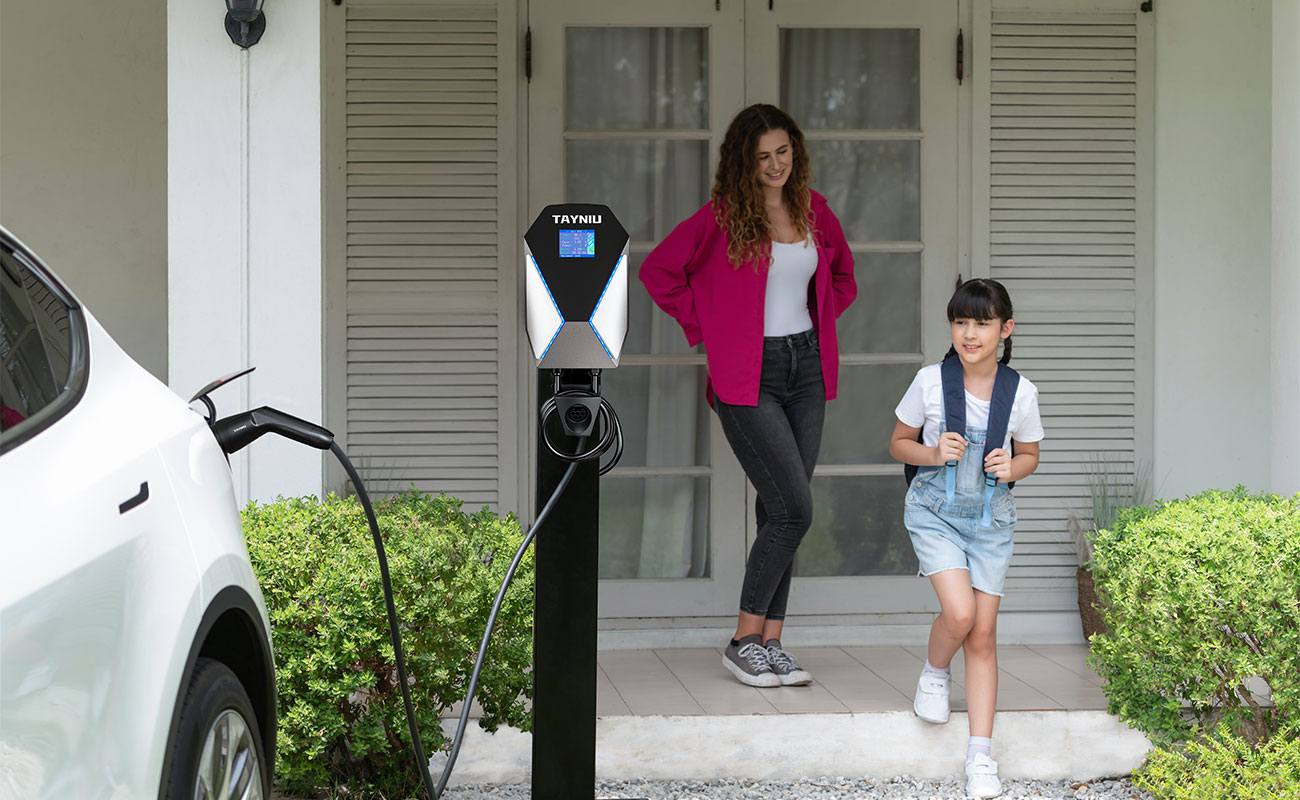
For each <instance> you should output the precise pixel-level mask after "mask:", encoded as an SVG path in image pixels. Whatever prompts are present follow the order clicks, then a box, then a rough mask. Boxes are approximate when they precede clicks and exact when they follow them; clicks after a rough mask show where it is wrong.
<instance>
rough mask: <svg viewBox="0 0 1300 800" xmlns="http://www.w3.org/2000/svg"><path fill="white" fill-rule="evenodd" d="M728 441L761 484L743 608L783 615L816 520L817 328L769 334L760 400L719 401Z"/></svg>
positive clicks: (820, 395)
mask: <svg viewBox="0 0 1300 800" xmlns="http://www.w3.org/2000/svg"><path fill="white" fill-rule="evenodd" d="M713 405H714V408H715V410H716V411H717V412H718V419H719V420H721V422H722V430H723V432H724V433H726V435H727V441H728V442H729V443H730V444H731V449H732V450H733V451H734V452H735V454H736V458H737V459H738V460H739V461H740V466H741V467H743V468H744V470H745V475H747V476H748V477H749V480H750V483H753V484H754V488H755V489H756V490H757V491H758V502H757V503H756V504H755V506H756V508H755V511H756V517H757V519H758V536H757V538H755V540H754V546H753V548H752V549H751V550H750V551H749V560H748V562H746V565H745V583H744V585H743V586H742V587H741V591H740V610H741V611H744V612H745V613H747V614H757V615H758V616H762V617H767V618H768V619H773V620H779V619H785V606H786V600H788V599H789V596H790V574H791V572H792V570H793V566H794V552H795V550H796V549H798V547H799V542H801V541H803V537H804V534H805V533H807V532H808V527H809V526H810V525H811V524H812V491H811V489H810V487H809V481H810V480H811V479H812V472H813V467H815V466H816V465H817V452H818V451H819V450H820V449H821V443H822V422H823V421H824V420H825V418H826V384H825V383H824V382H823V380H822V364H821V353H820V352H819V350H818V347H817V335H816V334H815V333H814V332H813V331H804V332H803V333H796V334H794V335H792V336H774V337H768V338H766V339H764V340H763V375H762V379H761V381H760V383H759V389H758V405H757V406H733V405H731V404H729V403H724V402H722V400H720V399H716V398H715V400H714V403H713Z"/></svg>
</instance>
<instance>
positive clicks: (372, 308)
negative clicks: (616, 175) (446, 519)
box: [335, 0, 517, 507]
mask: <svg viewBox="0 0 1300 800" xmlns="http://www.w3.org/2000/svg"><path fill="white" fill-rule="evenodd" d="M345 12H346V21H345V23H344V24H345V26H346V27H345V33H344V34H343V40H344V41H343V42H342V46H343V47H344V48H345V55H344V57H343V58H344V61H343V63H344V67H343V80H344V83H345V92H344V95H343V96H344V100H343V103H344V109H345V121H344V123H343V124H344V126H345V131H346V153H345V154H344V155H343V171H344V172H345V177H344V178H343V181H344V182H345V184H346V187H345V194H346V209H344V210H343V212H342V214H343V217H344V222H343V224H344V226H345V237H346V243H345V245H344V247H345V253H344V254H343V256H342V259H343V261H344V263H345V265H346V275H345V276H344V278H343V280H344V284H345V295H346V299H345V302H346V312H345V314H346V350H347V354H346V367H345V371H346V375H345V377H344V379H345V381H346V401H345V403H346V412H345V413H346V436H347V445H348V448H349V452H350V454H351V455H352V456H353V457H354V460H357V461H359V466H360V472H361V474H362V476H363V478H364V479H365V480H366V483H367V486H369V487H371V491H372V492H377V493H379V494H385V493H391V492H396V491H402V490H405V489H407V488H409V487H410V486H411V485H412V484H414V485H415V486H416V487H417V488H419V489H421V490H424V491H430V492H446V493H447V494H449V495H453V496H456V497H459V498H461V499H463V500H465V501H466V504H467V506H469V507H477V506H480V505H482V504H490V505H492V506H494V507H500V506H501V505H502V504H504V505H506V506H512V505H513V500H514V492H513V490H512V488H511V487H513V486H514V485H515V483H516V480H517V478H516V476H515V473H514V469H515V468H514V464H515V462H516V461H517V459H515V458H512V457H509V454H510V453H512V452H513V448H514V447H515V445H516V443H515V441H514V438H515V437H514V434H513V430H514V428H515V423H514V422H513V421H512V420H513V415H514V414H515V405H514V401H513V400H512V399H510V398H512V397H513V395H514V394H515V393H514V391H513V390H512V388H511V386H510V385H509V383H510V381H511V380H513V378H512V376H513V373H514V363H513V357H514V355H513V354H514V349H515V348H514V344H513V340H514V336H515V330H516V329H515V326H514V322H513V318H514V313H513V306H514V297H515V295H514V290H513V288H512V277H511V276H513V275H514V273H515V271H514V270H513V269H511V267H512V266H513V264H514V249H513V248H514V246H515V245H514V238H515V232H514V228H515V224H514V221H515V215H514V212H513V204H514V202H515V201H514V193H513V190H512V187H513V185H514V175H513V171H514V163H515V154H514V139H513V122H512V120H513V119H514V103H515V99H514V98H515V94H516V92H515V88H514V83H515V78H514V74H513V72H514V70H513V64H514V54H513V47H512V45H511V44H510V43H511V42H512V41H513V37H514V31H513V13H514V12H513V5H512V4H511V5H509V6H507V4H505V3H498V2H496V1H495V0H491V1H489V2H472V1H471V2H460V3H437V2H411V3H394V2H387V3H370V2H361V1H359V0H347V4H346V9H345ZM335 44H336V46H338V44H339V43H335ZM503 381H504V382H506V384H507V386H506V387H505V389H504V390H503V386H502V384H503ZM503 397H504V398H505V400H504V402H503Z"/></svg>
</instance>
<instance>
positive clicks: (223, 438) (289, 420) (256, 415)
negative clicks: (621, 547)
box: [191, 375, 623, 800]
mask: <svg viewBox="0 0 1300 800" xmlns="http://www.w3.org/2000/svg"><path fill="white" fill-rule="evenodd" d="M230 377H238V376H237V375H236V376H230ZM228 379H229V378H227V379H223V380H228ZM217 385H220V381H219V382H216V383H214V384H213V385H210V386H209V387H208V388H207V389H206V390H205V391H203V392H201V393H200V394H199V395H196V396H195V397H194V399H193V400H191V402H193V401H194V400H202V401H203V403H204V405H205V406H207V408H208V409H209V412H210V415H209V416H208V417H207V420H208V425H209V427H210V428H211V429H212V433H213V436H215V437H216V440H217V444H218V445H220V447H221V449H222V450H223V451H224V452H225V453H226V455H227V456H229V455H230V454H231V453H234V452H236V451H238V450H242V449H243V448H245V447H247V446H248V445H250V444H252V443H253V441H254V440H256V439H257V438H258V437H260V436H262V435H263V434H266V433H275V434H278V435H280V436H284V437H285V438H288V439H292V440H293V441H295V442H300V443H302V444H305V445H307V446H309V447H314V448H317V449H320V450H329V451H330V452H331V453H333V454H334V455H335V456H336V457H337V458H338V460H339V462H340V463H341V464H342V465H343V470H344V471H345V472H346V473H347V475H348V478H349V479H351V481H352V486H353V487H354V488H355V489H356V492H357V499H358V500H360V502H361V507H362V509H363V510H364V511H365V514H366V522H367V524H369V526H370V534H371V536H372V537H373V538H374V542H375V554H376V556H377V557H378V560H379V576H380V582H381V583H382V584H383V589H384V606H385V610H386V611H387V614H388V635H389V638H390V639H391V640H392V644H393V660H394V661H395V662H396V666H397V682H398V685H399V686H401V689H402V703H403V704H404V706H405V709H406V724H407V727H408V728H409V729H410V733H411V743H412V745H413V746H414V749H415V758H416V765H417V768H418V771H419V773H420V777H421V780H422V782H423V784H424V789H425V792H426V793H427V794H428V796H429V799H430V800H438V798H439V797H441V796H442V793H443V790H445V789H446V788H447V781H448V780H449V779H450V778H451V770H452V767H454V766H455V764H456V757H457V756H458V755H459V753H460V745H461V740H462V738H463V737H464V735H465V727H466V725H467V724H468V722H469V712H470V705H471V704H472V703H473V701H474V691H475V689H476V688H477V687H478V679H479V674H480V673H481V672H482V670H483V659H484V657H485V656H486V654H487V646H488V640H489V639H491V637H492V628H493V626H494V625H495V624H496V618H497V614H498V613H499V612H500V611H501V603H502V601H503V600H504V599H505V595H506V590H507V589H509V588H510V583H511V581H513V580H514V576H515V570H517V569H518V568H519V562H521V561H522V560H523V557H524V553H525V552H527V550H528V545H530V544H531V543H532V541H533V538H534V537H535V536H536V535H537V529H538V528H540V527H541V526H542V523H543V522H545V521H546V517H547V516H548V515H549V514H550V513H551V509H552V508H553V507H554V506H555V502H556V501H557V500H558V499H559V497H560V495H561V494H563V493H564V490H565V488H566V487H568V485H569V481H570V479H571V478H573V473H574V472H576V471H577V469H578V464H580V463H582V462H583V461H590V460H592V459H594V458H599V457H600V455H601V454H602V453H604V452H605V450H607V449H608V448H609V446H610V443H608V442H607V443H605V444H604V445H603V446H601V445H600V444H598V445H597V446H596V447H594V448H592V449H591V450H588V451H586V452H583V451H582V448H583V446H584V445H585V444H586V439H587V437H586V436H585V435H584V436H579V437H578V445H577V449H578V451H579V452H578V453H577V454H568V453H562V452H557V451H556V450H555V448H554V446H553V445H552V444H551V442H550V439H549V438H547V437H545V435H543V438H544V439H546V443H547V446H548V448H550V449H551V452H553V453H555V455H556V456H557V457H559V458H561V459H563V460H564V461H567V462H569V468H568V469H566V470H565V471H564V475H563V477H561V478H560V482H559V484H557V485H556V487H555V491H553V492H551V497H550V499H548V500H547V501H546V505H545V506H544V507H543V508H542V510H541V513H539V514H538V515H537V519H535V520H533V524H532V525H531V526H530V527H529V529H528V533H527V534H525V536H524V540H523V542H522V543H520V545H519V549H518V550H516V551H515V557H514V559H512V560H511V562H510V567H509V568H508V569H507V570H506V575H505V578H504V579H503V580H502V581H501V588H500V589H499V590H498V591H497V596H496V600H495V601H494V602H493V603H492V610H491V612H490V613H489V614H488V621H487V627H486V629H485V630H484V631H483V639H482V642H481V643H480V644H479V648H478V655H477V656H476V657H475V659H474V669H473V671H472V672H471V674H470V680H469V686H468V687H467V689H466V692H465V701H464V704H463V705H462V706H461V710H460V724H459V725H458V726H457V728H456V735H455V736H454V737H453V739H452V745H451V750H450V752H449V753H448V755H447V764H446V765H445V766H444V767H443V770H442V776H441V778H439V780H438V784H437V786H435V785H434V783H433V776H432V775H431V774H430V772H429V759H428V758H427V757H426V756H425V753H424V745H423V743H422V742H421V740H420V730H419V727H418V726H417V725H416V722H415V707H414V705H413V704H412V703H411V690H410V686H409V682H408V680H407V677H406V657H405V655H404V653H403V651H402V634H401V631H400V630H399V625H398V621H397V606H396V605H395V604H394V602H393V586H392V583H391V582H390V580H389V573H388V557H387V555H386V554H385V552H384V541H383V539H382V538H381V537H380V535H379V522H378V520H376V519H375V511H374V508H373V507H372V506H371V504H370V495H369V493H367V492H366V487H365V484H364V483H363V482H362V480H361V476H360V475H359V474H358V473H357V470H356V467H354V466H353V465H352V461H351V460H349V459H348V457H347V454H346V453H344V452H343V448H342V447H339V444H338V442H336V441H334V434H333V433H331V432H330V431H329V430H327V429H325V428H323V427H321V426H320V425H316V424H313V423H311V422H308V421H306V420H304V419H299V418H298V417H295V416H292V415H291V414H286V413H284V412H283V411H279V410H277V409H274V408H270V407H267V406H263V407H262V408H258V409H255V410H253V411H245V412H243V413H240V414H234V415H232V416H229V417H225V418H223V419H219V420H218V419H215V416H216V408H215V406H213V404H212V401H211V400H210V399H209V398H208V397H207V394H208V392H210V391H211V390H212V389H214V388H216V386H217ZM583 396H586V397H587V398H588V399H589V400H590V399H591V398H590V395H583ZM600 403H601V409H602V413H604V414H606V416H605V419H606V427H605V436H604V437H603V439H617V444H618V449H617V451H616V452H615V456H614V461H615V462H617V460H618V457H619V455H620V454H621V452H622V441H623V437H622V431H621V430H620V429H619V427H618V416H617V415H616V414H614V410H613V408H612V407H610V408H609V410H608V411H607V412H605V411H603V409H604V407H605V406H607V405H608V402H607V401H605V400H604V398H600ZM551 413H554V412H553V411H552V412H551ZM546 416H547V414H545V413H543V416H542V422H543V424H544V423H545V420H546ZM566 429H567V426H566ZM611 431H615V432H617V435H616V436H615V435H613V434H612V433H611ZM610 466H611V467H612V466H613V464H612V463H611V465H610ZM605 471H606V470H602V474H603V472H605Z"/></svg>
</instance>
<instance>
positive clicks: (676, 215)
mask: <svg viewBox="0 0 1300 800" xmlns="http://www.w3.org/2000/svg"><path fill="white" fill-rule="evenodd" d="M708 145H709V143H708V142H707V141H704V140H700V141H682V140H663V139H659V140H644V139H642V140H633V141H629V140H618V141H610V140H576V141H575V140H570V141H568V142H566V143H565V145H564V164H565V167H564V171H565V198H566V200H567V201H568V202H570V203H604V204H605V205H607V206H609V208H610V210H611V211H613V212H614V215H615V216H616V217H618V220H619V222H621V223H623V227H624V228H626V229H627V232H628V235H629V236H631V237H632V241H634V242H645V241H653V242H658V241H659V240H661V239H662V238H663V237H664V236H666V235H667V234H668V232H669V231H671V230H672V229H673V227H674V226H675V225H677V223H679V222H681V221H682V220H684V219H686V218H687V217H688V216H690V215H691V214H693V213H694V212H695V211H696V209H698V208H699V207H700V206H702V205H704V201H705V197H706V184H705V182H706V181H707V180H708V169H709V150H708Z"/></svg>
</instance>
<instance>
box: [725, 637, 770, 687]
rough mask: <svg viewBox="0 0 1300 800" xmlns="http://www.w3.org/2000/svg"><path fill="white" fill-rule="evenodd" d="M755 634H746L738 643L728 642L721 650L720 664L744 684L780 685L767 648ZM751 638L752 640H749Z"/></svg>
mask: <svg viewBox="0 0 1300 800" xmlns="http://www.w3.org/2000/svg"><path fill="white" fill-rule="evenodd" d="M759 639H760V637H759V636H758V635H757V634H755V635H753V636H746V637H745V638H744V639H742V640H740V642H739V643H738V644H734V645H733V644H728V645H727V649H726V650H723V651H722V666H724V667H726V668H727V669H729V670H731V674H732V675H735V676H736V679H737V680H739V681H740V682H741V683H743V684H745V685H746V686H763V687H770V686H780V685H781V679H780V678H779V677H778V676H777V674H776V673H775V672H773V671H772V665H771V664H770V663H769V662H768V658H767V650H766V649H765V648H764V647H763V645H762V644H760V643H759ZM751 640H752V641H751Z"/></svg>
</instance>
